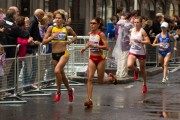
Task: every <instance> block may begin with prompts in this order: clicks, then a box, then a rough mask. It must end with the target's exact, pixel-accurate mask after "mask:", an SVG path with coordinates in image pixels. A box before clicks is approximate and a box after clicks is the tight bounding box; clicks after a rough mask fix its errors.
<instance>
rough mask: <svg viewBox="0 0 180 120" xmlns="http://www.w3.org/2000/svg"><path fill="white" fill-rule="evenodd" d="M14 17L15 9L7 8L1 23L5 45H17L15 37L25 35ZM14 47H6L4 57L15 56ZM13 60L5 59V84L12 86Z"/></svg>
mask: <svg viewBox="0 0 180 120" xmlns="http://www.w3.org/2000/svg"><path fill="white" fill-rule="evenodd" d="M15 19H16V12H15V10H12V9H10V10H8V11H7V13H6V18H5V20H4V23H3V27H4V33H5V35H6V44H7V45H17V38H18V37H26V36H27V33H25V32H23V31H22V30H21V29H20V28H19V27H18V26H17V25H16V23H15ZM15 51H16V47H6V48H5V52H6V57H7V58H14V57H15ZM14 64H15V63H14V60H13V59H9V60H8V61H7V68H8V69H6V72H5V73H7V74H8V75H7V85H8V87H10V88H11V87H14V86H13V85H14V80H15V78H14V69H15V67H14Z"/></svg>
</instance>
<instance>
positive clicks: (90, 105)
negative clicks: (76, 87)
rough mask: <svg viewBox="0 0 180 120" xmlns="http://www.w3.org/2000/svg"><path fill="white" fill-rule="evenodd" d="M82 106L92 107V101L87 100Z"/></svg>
mask: <svg viewBox="0 0 180 120" xmlns="http://www.w3.org/2000/svg"><path fill="white" fill-rule="evenodd" d="M84 106H86V107H92V106H93V102H92V100H90V99H88V100H86V101H85V102H84Z"/></svg>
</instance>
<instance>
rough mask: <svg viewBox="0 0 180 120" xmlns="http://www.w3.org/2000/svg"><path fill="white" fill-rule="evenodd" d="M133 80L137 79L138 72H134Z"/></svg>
mask: <svg viewBox="0 0 180 120" xmlns="http://www.w3.org/2000/svg"><path fill="white" fill-rule="evenodd" d="M134 79H135V80H136V79H138V72H134Z"/></svg>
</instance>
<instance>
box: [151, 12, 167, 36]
mask: <svg viewBox="0 0 180 120" xmlns="http://www.w3.org/2000/svg"><path fill="white" fill-rule="evenodd" d="M163 19H164V15H163V14H162V13H157V14H156V18H155V20H154V21H153V24H152V33H153V34H155V35H157V34H159V33H160V32H161V22H162V21H163Z"/></svg>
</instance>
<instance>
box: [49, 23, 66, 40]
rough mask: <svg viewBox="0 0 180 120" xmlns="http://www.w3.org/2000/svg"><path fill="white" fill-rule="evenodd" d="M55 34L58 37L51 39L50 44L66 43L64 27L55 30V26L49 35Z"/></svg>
mask: <svg viewBox="0 0 180 120" xmlns="http://www.w3.org/2000/svg"><path fill="white" fill-rule="evenodd" d="M57 32H58V36H57V37H56V38H54V39H52V40H51V42H66V41H67V37H68V34H67V29H66V27H62V28H57V27H56V26H53V28H52V33H51V34H54V33H57Z"/></svg>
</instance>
